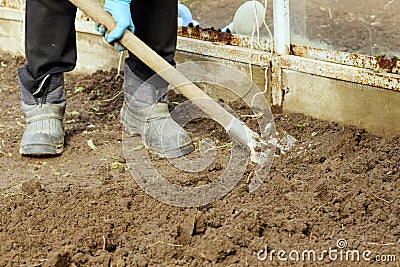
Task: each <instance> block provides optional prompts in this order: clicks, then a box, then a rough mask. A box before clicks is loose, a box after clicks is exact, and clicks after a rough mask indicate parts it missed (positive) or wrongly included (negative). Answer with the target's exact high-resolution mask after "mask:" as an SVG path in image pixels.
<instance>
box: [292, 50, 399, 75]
mask: <svg viewBox="0 0 400 267" xmlns="http://www.w3.org/2000/svg"><path fill="white" fill-rule="evenodd" d="M291 52H292V55H295V56H300V57H306V58H310V59H316V60H321V61H327V62H332V63H337V64H342V65H348V66H353V67H357V68H366V69H370V70H373V71H375V72H388V73H394V74H400V61H399V60H398V59H396V58H385V57H383V55H382V56H377V57H372V56H366V55H361V54H356V53H348V52H341V51H335V50H328V49H321V48H315V47H308V46H300V45H296V44H292V45H291Z"/></svg>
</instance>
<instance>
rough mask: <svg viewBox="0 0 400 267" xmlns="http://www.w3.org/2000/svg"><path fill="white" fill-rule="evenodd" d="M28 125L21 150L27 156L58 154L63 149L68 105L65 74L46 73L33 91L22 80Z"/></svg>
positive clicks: (24, 109) (23, 107)
mask: <svg viewBox="0 0 400 267" xmlns="http://www.w3.org/2000/svg"><path fill="white" fill-rule="evenodd" d="M20 87H21V99H22V111H23V113H24V116H25V120H26V123H27V125H26V129H25V132H24V134H23V136H22V139H21V144H20V149H19V153H20V154H22V155H24V156H55V155H59V154H61V153H62V151H63V147H64V124H63V118H64V113H65V106H66V94H65V89H64V75H63V74H62V73H60V74H52V75H47V76H46V77H45V78H44V79H43V80H42V82H41V83H40V85H39V88H37V90H36V91H35V92H34V93H31V92H30V91H29V90H27V89H26V88H25V87H24V86H23V85H22V83H21V82H20Z"/></svg>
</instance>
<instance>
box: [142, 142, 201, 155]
mask: <svg viewBox="0 0 400 267" xmlns="http://www.w3.org/2000/svg"><path fill="white" fill-rule="evenodd" d="M150 150H151V151H153V152H154V153H156V154H157V155H158V156H159V157H160V158H169V159H173V158H179V157H182V156H185V155H187V154H189V153H191V152H193V151H194V146H193V145H192V144H189V145H187V146H184V147H180V148H179V149H178V150H173V151H168V152H166V153H159V152H156V151H154V150H153V149H151V148H150Z"/></svg>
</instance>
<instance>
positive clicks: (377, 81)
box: [279, 55, 400, 91]
mask: <svg viewBox="0 0 400 267" xmlns="http://www.w3.org/2000/svg"><path fill="white" fill-rule="evenodd" d="M279 65H280V66H281V67H282V68H283V69H288V70H292V71H298V72H303V73H308V74H312V75H317V76H322V77H326V78H331V79H336V80H342V81H347V82H353V83H358V84H363V85H369V86H374V87H379V88H384V89H388V90H393V91H400V75H397V74H390V73H378V72H374V71H372V70H368V69H365V68H357V67H353V66H346V65H340V64H336V63H331V62H324V61H320V60H315V59H309V58H302V57H299V56H293V55H291V56H283V57H280V60H279Z"/></svg>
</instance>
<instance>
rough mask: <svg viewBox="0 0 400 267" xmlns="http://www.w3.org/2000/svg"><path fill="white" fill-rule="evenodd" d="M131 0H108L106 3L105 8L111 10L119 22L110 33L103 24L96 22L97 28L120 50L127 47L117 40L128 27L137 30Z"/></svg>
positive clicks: (130, 29) (115, 19)
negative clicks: (132, 14)
mask: <svg viewBox="0 0 400 267" xmlns="http://www.w3.org/2000/svg"><path fill="white" fill-rule="evenodd" d="M130 3H131V1H130V0H106V2H105V3H104V10H105V11H107V12H109V13H110V14H111V16H112V17H113V19H114V21H115V23H116V24H117V25H116V26H115V28H114V29H113V30H112V31H111V32H110V33H108V34H106V29H105V27H104V26H103V25H98V24H96V26H95V29H96V30H97V31H98V32H100V34H101V35H103V36H105V38H106V41H107V42H108V43H110V44H113V45H114V48H115V49H116V50H118V51H121V50H125V48H124V47H123V46H122V45H121V44H119V42H117V40H118V39H120V38H121V37H122V35H123V34H124V32H125V30H126V29H128V30H129V31H131V32H132V33H133V32H134V31H135V26H134V25H133V22H132V16H131V10H130Z"/></svg>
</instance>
